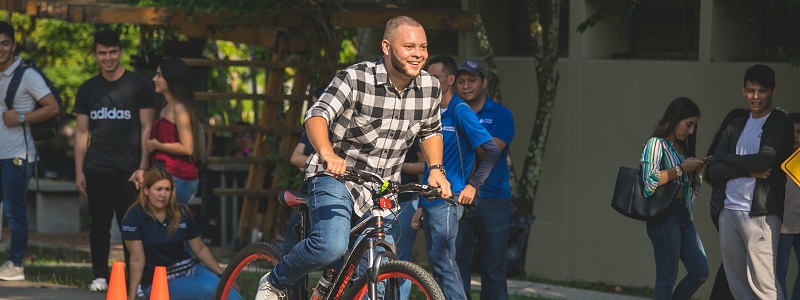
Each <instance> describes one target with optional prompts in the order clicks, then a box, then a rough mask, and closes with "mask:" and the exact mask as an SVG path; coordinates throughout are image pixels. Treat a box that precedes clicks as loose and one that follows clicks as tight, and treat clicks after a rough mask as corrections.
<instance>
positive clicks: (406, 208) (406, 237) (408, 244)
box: [389, 201, 417, 261]
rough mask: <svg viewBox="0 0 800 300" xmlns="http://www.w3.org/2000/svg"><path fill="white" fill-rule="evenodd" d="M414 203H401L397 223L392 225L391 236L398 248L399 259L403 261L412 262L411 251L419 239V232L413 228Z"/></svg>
mask: <svg viewBox="0 0 800 300" xmlns="http://www.w3.org/2000/svg"><path fill="white" fill-rule="evenodd" d="M411 203H412V201H406V202H402V203H400V209H399V211H398V212H399V213H400V214H399V215H398V216H397V218H396V219H397V222H396V223H394V224H392V229H391V231H389V234H390V235H392V237H393V238H394V240H395V241H396V242H395V244H394V245H395V246H397V257H398V258H400V259H401V260H405V261H411V249H413V248H414V240H416V239H417V231H416V230H414V228H411V218H412V217H413V216H414V212H416V210H415V209H414V206H413V205H411Z"/></svg>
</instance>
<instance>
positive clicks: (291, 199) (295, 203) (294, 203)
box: [278, 191, 308, 208]
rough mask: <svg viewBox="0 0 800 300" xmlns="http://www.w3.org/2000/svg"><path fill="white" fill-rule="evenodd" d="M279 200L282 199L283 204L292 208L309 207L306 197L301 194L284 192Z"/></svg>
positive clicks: (279, 195)
mask: <svg viewBox="0 0 800 300" xmlns="http://www.w3.org/2000/svg"><path fill="white" fill-rule="evenodd" d="M278 199H280V201H281V203H283V204H286V205H288V206H290V207H294V208H297V207H300V206H306V205H308V201H307V199H306V195H303V194H300V193H293V192H290V191H283V192H280V193H278Z"/></svg>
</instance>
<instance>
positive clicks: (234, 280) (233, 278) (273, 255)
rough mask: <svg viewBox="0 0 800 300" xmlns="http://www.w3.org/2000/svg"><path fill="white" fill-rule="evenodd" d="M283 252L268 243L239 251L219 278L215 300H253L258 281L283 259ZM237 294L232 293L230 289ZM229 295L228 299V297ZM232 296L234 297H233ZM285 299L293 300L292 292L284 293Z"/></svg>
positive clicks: (248, 246)
mask: <svg viewBox="0 0 800 300" xmlns="http://www.w3.org/2000/svg"><path fill="white" fill-rule="evenodd" d="M283 256H284V254H283V252H282V251H281V250H280V249H279V248H278V247H277V246H275V245H273V244H269V243H255V244H250V245H247V246H245V247H244V248H242V250H239V252H237V253H236V255H235V256H234V257H233V259H232V260H231V262H230V264H228V267H227V268H225V272H223V273H222V276H221V277H220V280H219V284H218V285H217V290H216V292H215V293H214V299H215V300H226V299H228V300H237V298H239V297H238V296H239V295H241V298H242V299H254V298H255V295H256V292H257V290H258V281H259V280H261V277H262V276H264V274H267V273H269V272H270V271H272V269H273V268H274V267H275V265H276V264H278V261H280V260H281V258H283ZM232 288H233V289H235V290H236V291H237V292H238V295H236V293H233V292H232V291H231V289H232ZM229 294H230V297H228V296H229ZM234 295H236V296H235V297H234ZM286 295H287V299H294V298H295V297H293V296H294V291H292V290H291V289H289V290H287V291H286Z"/></svg>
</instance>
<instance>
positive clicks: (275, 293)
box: [255, 272, 286, 300]
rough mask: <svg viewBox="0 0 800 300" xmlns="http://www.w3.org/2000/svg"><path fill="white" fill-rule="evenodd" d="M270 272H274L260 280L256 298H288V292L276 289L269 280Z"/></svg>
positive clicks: (269, 299)
mask: <svg viewBox="0 0 800 300" xmlns="http://www.w3.org/2000/svg"><path fill="white" fill-rule="evenodd" d="M270 273H272V272H269V273H267V274H266V275H264V276H263V277H261V280H259V281H258V292H257V293H256V298H255V300H279V299H285V298H286V293H284V291H282V290H279V289H276V288H275V287H274V286H272V284H271V283H269V281H268V280H267V277H269V274H270Z"/></svg>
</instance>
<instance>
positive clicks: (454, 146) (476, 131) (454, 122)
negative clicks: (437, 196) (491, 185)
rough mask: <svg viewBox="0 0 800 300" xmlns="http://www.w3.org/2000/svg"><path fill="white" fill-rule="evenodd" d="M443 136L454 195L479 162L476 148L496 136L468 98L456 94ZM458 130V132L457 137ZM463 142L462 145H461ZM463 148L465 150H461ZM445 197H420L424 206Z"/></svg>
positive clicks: (445, 117) (445, 122)
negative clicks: (483, 123) (484, 124)
mask: <svg viewBox="0 0 800 300" xmlns="http://www.w3.org/2000/svg"><path fill="white" fill-rule="evenodd" d="M441 122H442V140H443V142H444V153H443V156H444V157H443V164H444V169H445V170H446V171H447V175H446V178H447V181H449V182H450V189H451V190H452V191H453V198H454V199H455V198H457V197H458V194H459V193H461V191H462V190H463V189H464V187H465V186H466V183H467V179H469V175H470V174H472V167H473V165H474V163H475V149H477V148H478V147H480V146H481V145H482V144H483V143H486V142H488V141H490V140H491V139H492V136H491V135H489V133H488V132H487V131H486V129H484V128H483V126H481V123H480V122H479V121H478V116H477V115H475V112H473V111H472V109H471V108H470V107H469V105H467V104H466V103H464V100H461V98H458V96H456V95H453V99H451V100H450V104H449V105H448V106H447V111H445V112H444V113H442V121H441ZM456 132H457V133H458V136H457V137H456ZM459 145H460V147H459ZM459 149H461V153H460V154H459ZM428 175H429V173H428V168H427V167H426V168H425V176H424V177H423V182H428ZM441 201H442V200H434V201H432V202H428V201H420V204H421V205H423V206H430V205H436V204H438V203H439V202H441Z"/></svg>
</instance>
